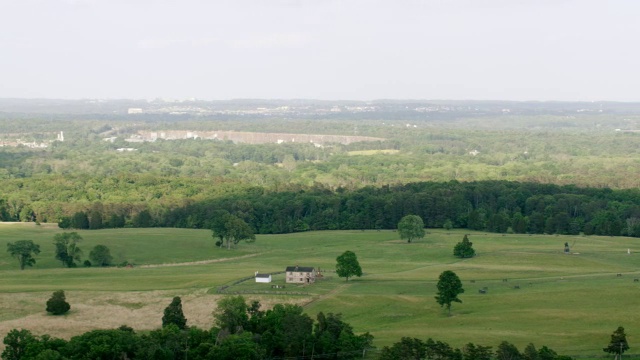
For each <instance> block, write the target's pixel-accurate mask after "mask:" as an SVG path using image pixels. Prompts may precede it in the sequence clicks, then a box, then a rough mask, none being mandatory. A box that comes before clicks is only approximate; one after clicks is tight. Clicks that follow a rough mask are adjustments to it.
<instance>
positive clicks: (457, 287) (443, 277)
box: [436, 270, 464, 316]
mask: <svg viewBox="0 0 640 360" xmlns="http://www.w3.org/2000/svg"><path fill="white" fill-rule="evenodd" d="M436 286H437V288H438V294H437V295H436V301H437V302H438V304H440V306H446V307H447V310H448V312H449V316H451V303H452V302H458V303H461V302H462V300H460V299H458V295H460V294H462V293H464V289H463V288H462V281H460V278H459V277H458V275H456V273H454V272H453V271H450V270H446V271H443V272H442V274H440V278H439V279H438V284H437V285H436Z"/></svg>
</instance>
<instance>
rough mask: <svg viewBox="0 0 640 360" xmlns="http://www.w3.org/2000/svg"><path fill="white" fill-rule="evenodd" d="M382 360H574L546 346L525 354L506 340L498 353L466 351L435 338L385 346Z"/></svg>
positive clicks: (477, 348) (480, 348)
mask: <svg viewBox="0 0 640 360" xmlns="http://www.w3.org/2000/svg"><path fill="white" fill-rule="evenodd" d="M379 359H380V360H427V359H440V360H493V359H497V360H571V359H573V358H572V357H570V356H563V355H558V353H556V352H555V351H553V350H552V349H550V348H548V347H546V346H542V347H541V348H539V349H537V348H536V347H535V345H534V344H532V343H530V344H529V345H527V346H526V347H525V348H524V350H523V351H522V352H520V350H518V348H517V347H516V346H515V345H513V344H511V343H509V342H507V341H503V342H501V343H500V345H498V347H497V348H496V350H495V351H493V348H492V347H491V346H482V345H476V344H474V343H468V344H466V345H465V346H464V347H463V348H462V349H457V348H454V347H452V346H451V345H449V344H447V343H446V342H443V341H438V340H433V339H431V338H429V339H427V341H423V340H421V339H417V338H410V337H403V338H402V339H401V340H400V341H399V342H397V343H395V344H393V345H392V346H385V347H384V348H383V349H382V352H381V354H380V357H379Z"/></svg>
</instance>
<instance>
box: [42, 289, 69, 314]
mask: <svg viewBox="0 0 640 360" xmlns="http://www.w3.org/2000/svg"><path fill="white" fill-rule="evenodd" d="M69 309H71V305H69V303H68V302H67V301H66V298H65V295H64V290H58V291H54V292H53V295H51V298H50V299H49V300H48V301H47V312H49V313H51V314H53V315H62V314H65V313H66V312H68V311H69Z"/></svg>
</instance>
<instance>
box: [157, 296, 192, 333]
mask: <svg viewBox="0 0 640 360" xmlns="http://www.w3.org/2000/svg"><path fill="white" fill-rule="evenodd" d="M170 324H173V325H176V326H177V327H178V328H179V329H180V330H183V329H184V328H186V327H187V318H186V317H184V313H183V312H182V300H181V299H180V297H179V296H176V297H174V298H173V300H172V301H171V304H169V306H167V307H166V308H165V309H164V315H163V316H162V327H165V326H168V325H170Z"/></svg>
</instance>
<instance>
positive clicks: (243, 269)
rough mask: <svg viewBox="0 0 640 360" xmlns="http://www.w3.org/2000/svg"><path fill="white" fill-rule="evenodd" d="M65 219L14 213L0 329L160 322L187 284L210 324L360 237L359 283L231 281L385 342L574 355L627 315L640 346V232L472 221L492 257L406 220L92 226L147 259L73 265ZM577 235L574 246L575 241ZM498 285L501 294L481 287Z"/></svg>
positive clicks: (590, 349) (0, 274)
mask: <svg viewBox="0 0 640 360" xmlns="http://www.w3.org/2000/svg"><path fill="white" fill-rule="evenodd" d="M60 231H61V230H60V229H57V228H53V227H43V226H36V225H33V224H14V225H10V224H1V225H0V248H1V249H3V251H1V252H0V336H3V337H4V333H5V332H6V331H8V329H11V328H13V327H24V328H30V329H33V330H34V332H36V333H44V332H46V333H50V334H53V335H57V333H56V331H58V330H59V329H61V330H59V331H60V333H61V336H66V337H68V336H71V335H73V334H77V333H81V332H83V331H87V330H88V329H91V328H102V327H109V326H117V325H119V324H124V323H128V324H129V325H131V326H134V327H136V328H153V327H156V326H159V324H160V318H161V316H162V309H163V308H164V307H165V306H166V305H167V304H168V303H169V301H170V298H171V296H175V295H180V296H183V299H185V301H184V303H185V305H184V306H185V314H186V315H187V318H188V319H189V321H190V324H193V325H198V326H203V327H206V326H210V325H211V323H212V319H211V316H210V313H211V311H212V310H213V309H214V308H215V301H216V299H218V298H219V297H220V296H222V295H219V294H217V293H216V289H217V288H218V287H220V286H223V285H229V284H231V283H233V282H234V281H235V280H238V279H240V278H243V277H247V276H251V275H253V273H254V272H255V271H260V272H278V271H283V270H284V268H285V267H286V266H290V265H296V264H299V265H301V266H314V267H319V268H320V269H321V270H332V269H334V268H335V258H336V257H337V256H338V255H340V254H341V253H342V252H344V251H345V250H351V251H354V252H355V253H356V254H357V256H358V259H359V261H360V264H361V266H362V268H363V271H364V276H363V277H361V278H356V279H353V280H349V282H345V281H344V279H340V278H337V276H336V275H335V274H334V273H332V272H331V271H327V272H325V273H324V275H325V277H324V279H323V280H322V281H319V282H318V283H316V284H314V285H311V286H306V287H303V286H289V285H288V286H287V287H286V289H278V290H272V289H271V286H270V285H268V284H256V283H254V282H253V281H247V282H243V283H240V284H237V285H233V286H231V287H230V288H229V289H228V290H229V291H233V292H235V291H238V292H243V293H246V295H245V296H246V297H247V298H251V299H260V300H261V301H262V302H263V304H266V305H269V304H273V303H276V302H294V303H299V304H301V305H304V306H305V309H306V311H307V312H308V313H309V314H310V315H311V316H312V317H315V315H316V314H317V313H318V312H319V311H323V312H336V313H338V312H339V313H342V314H343V316H344V319H345V320H346V321H347V322H349V323H350V324H352V325H353V326H354V328H355V330H356V331H357V332H365V331H369V332H371V333H372V334H374V336H375V339H376V340H375V345H376V346H378V347H381V346H384V345H389V344H391V343H393V342H395V341H398V340H399V339H400V337H402V336H412V337H418V338H422V339H426V338H428V337H432V338H434V339H438V340H442V341H447V342H449V343H450V344H451V345H453V346H456V347H461V346H462V345H464V344H466V343H468V342H474V343H476V344H482V345H491V346H494V347H495V346H497V345H498V344H499V343H500V342H501V341H502V340H507V341H509V342H512V343H514V344H516V345H518V347H519V348H520V349H522V348H524V346H525V345H526V344H528V343H529V342H533V343H534V344H536V346H538V347H539V346H542V345H547V346H549V347H551V348H553V349H555V350H556V351H558V352H559V353H562V354H568V355H580V356H587V355H598V356H600V355H604V353H603V352H602V348H603V347H604V346H605V345H606V344H607V343H608V341H609V336H610V334H611V332H613V330H615V328H616V327H617V326H620V325H621V326H624V327H625V329H626V332H627V335H628V339H629V343H630V346H631V350H630V353H640V350H636V349H635V346H634V344H637V342H636V340H635V339H640V321H639V320H640V314H639V313H638V308H639V307H640V301H639V299H640V283H638V282H634V279H635V278H640V266H639V265H640V258H639V257H640V240H639V239H632V238H623V237H617V238H616V237H595V236H590V237H579V236H575V237H569V236H567V237H563V236H545V235H534V236H529V235H506V236H503V235H500V234H487V233H471V235H470V240H471V241H472V242H473V245H474V248H475V249H476V251H477V252H478V256H476V257H475V258H473V259H465V260H460V259H457V258H455V257H453V256H452V249H453V246H454V245H455V243H457V242H458V241H460V240H461V239H462V236H463V234H464V233H465V232H462V231H450V232H446V231H431V233H429V234H427V236H426V238H425V239H424V240H420V241H418V242H416V243H413V244H407V243H404V242H402V241H400V240H399V239H398V234H397V233H395V232H392V231H335V232H334V231H326V232H307V233H298V234H287V235H259V236H257V241H256V242H255V243H253V244H244V243H241V244H240V245H239V246H238V248H237V249H234V250H230V251H229V250H226V249H217V248H214V246H213V240H212V238H211V233H210V231H206V230H185V229H118V230H100V231H79V233H80V234H81V236H82V237H83V238H84V240H83V242H82V243H81V248H82V249H83V251H84V253H85V255H87V254H88V253H89V251H90V250H91V248H92V247H93V246H95V245H97V244H104V245H107V246H108V247H109V248H110V249H111V252H112V254H113V255H114V257H115V260H116V261H119V262H120V261H125V260H127V261H131V262H133V263H135V264H136V266H135V267H134V268H133V269H126V268H103V269H100V268H77V269H64V268H62V267H61V265H60V263H59V262H57V261H55V260H54V258H53V257H54V254H53V236H54V234H56V233H58V232H60ZM21 239H31V240H34V241H35V242H36V243H38V244H40V246H41V249H42V252H41V253H40V255H39V256H38V257H37V264H36V266H35V267H33V268H27V269H26V270H24V271H20V270H19V269H18V263H17V260H15V259H12V258H10V257H9V256H8V254H7V253H6V252H5V251H4V249H6V243H7V242H10V241H15V240H21ZM565 241H566V242H569V244H570V245H572V251H573V252H574V254H572V255H565V254H563V252H562V250H563V245H564V242H565ZM627 249H630V250H631V255H629V254H627ZM171 264H173V265H175V266H169V265H171ZM444 270H453V271H455V272H456V273H457V274H458V276H459V277H460V278H461V279H462V280H463V283H464V288H465V289H466V292H465V293H464V294H462V295H461V297H460V298H461V299H462V301H463V303H462V304H457V303H456V304H454V305H453V307H452V310H453V316H451V317H448V316H447V314H446V312H445V311H444V310H443V309H441V308H440V307H439V306H438V305H437V304H436V302H435V300H434V296H435V284H436V281H437V278H438V275H439V274H440V273H441V272H442V271H444ZM617 274H621V276H617ZM274 283H277V284H284V276H282V275H275V276H274ZM516 285H517V286H518V287H519V289H517V288H516ZM484 287H486V288H488V291H487V293H486V294H479V292H478V290H479V289H481V288H484ZM58 289H64V290H65V291H66V292H67V293H68V295H67V298H68V299H69V302H70V303H71V305H72V311H71V312H70V313H69V314H68V315H67V316H65V317H64V318H63V319H64V321H65V324H66V325H65V326H64V327H61V323H59V321H62V320H59V318H55V317H52V316H47V315H45V314H44V302H45V301H46V299H47V298H48V296H50V294H51V292H52V291H54V290H58ZM264 292H268V293H266V294H265V293H264ZM285 292H296V293H297V294H290V295H287V294H285ZM57 322H58V323H57Z"/></svg>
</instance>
